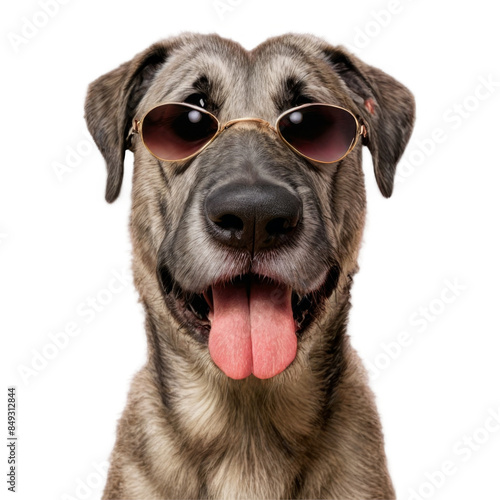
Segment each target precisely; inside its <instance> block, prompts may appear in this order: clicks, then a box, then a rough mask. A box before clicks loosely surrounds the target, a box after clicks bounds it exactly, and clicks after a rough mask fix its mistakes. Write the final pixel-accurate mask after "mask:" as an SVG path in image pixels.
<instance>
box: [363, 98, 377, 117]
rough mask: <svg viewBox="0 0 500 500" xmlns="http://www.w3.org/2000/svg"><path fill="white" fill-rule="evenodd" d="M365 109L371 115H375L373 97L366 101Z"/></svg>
mask: <svg viewBox="0 0 500 500" xmlns="http://www.w3.org/2000/svg"><path fill="white" fill-rule="evenodd" d="M365 108H366V109H367V110H368V112H369V113H370V114H371V115H374V114H375V101H374V100H373V99H372V98H371V97H370V98H369V99H366V101H365Z"/></svg>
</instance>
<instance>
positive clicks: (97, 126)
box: [85, 42, 172, 203]
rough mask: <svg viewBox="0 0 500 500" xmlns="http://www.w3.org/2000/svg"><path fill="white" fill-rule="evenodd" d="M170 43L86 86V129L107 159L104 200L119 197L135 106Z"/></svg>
mask: <svg viewBox="0 0 500 500" xmlns="http://www.w3.org/2000/svg"><path fill="white" fill-rule="evenodd" d="M171 47H172V44H170V43H167V42H159V43H156V44H154V45H152V46H151V47H149V48H148V49H146V50H145V51H144V52H141V53H140V54H138V55H137V56H135V57H134V58H133V59H132V60H131V61H129V62H126V63H124V64H122V65H121V66H120V67H118V68H116V69H115V70H113V71H110V72H109V73H106V74H105V75H103V76H101V77H100V78H98V79H97V80H95V81H94V82H92V83H91V84H90V85H89V89H88V92H87V98H86V100H85V119H86V121H87V127H88V129H89V131H90V133H91V134H92V137H93V138H94V141H95V142H96V144H97V147H98V148H99V151H100V152H101V154H102V155H103V156H104V159H105V160H106V167H107V170H108V180H107V184H106V201H108V202H109V203H112V202H113V201H115V200H116V198H118V195H119V194H120V189H121V185H122V180H123V160H124V158H125V150H126V149H128V147H129V144H128V139H127V137H128V134H129V131H130V127H131V124H132V119H133V117H134V113H135V111H136V108H137V105H138V104H139V102H140V101H141V99H142V98H143V97H144V95H145V93H146V91H147V89H148V88H149V86H150V85H151V82H152V81H153V79H154V77H155V76H156V73H157V71H158V70H159V68H160V67H161V66H162V64H163V63H164V62H165V61H166V59H167V57H168V53H169V52H170V50H171Z"/></svg>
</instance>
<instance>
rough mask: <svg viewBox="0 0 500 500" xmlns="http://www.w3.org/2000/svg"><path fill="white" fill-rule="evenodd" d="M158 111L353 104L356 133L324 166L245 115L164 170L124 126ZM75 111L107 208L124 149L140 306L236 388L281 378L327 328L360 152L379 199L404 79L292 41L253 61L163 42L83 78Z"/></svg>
mask: <svg viewBox="0 0 500 500" xmlns="http://www.w3.org/2000/svg"><path fill="white" fill-rule="evenodd" d="M165 102H177V103H183V102H184V103H189V104H192V105H195V106H197V107H202V108H204V109H206V110H207V111H208V112H210V113H211V114H212V115H214V116H215V117H217V119H218V120H219V122H220V123H226V122H228V121H231V120H235V119H239V118H243V117H254V118H258V119H260V120H265V121H266V122H269V123H271V124H274V123H275V121H276V119H277V117H278V116H280V115H281V114H282V113H283V112H285V111H286V110H288V109H291V108H294V107H297V106H300V105H303V104H306V103H324V104H331V105H336V106H340V107H342V108H345V109H347V110H349V111H350V112H351V113H352V114H353V115H354V116H355V117H356V118H357V120H358V122H359V124H362V125H363V129H362V130H363V131H365V132H366V134H365V136H364V137H363V138H362V140H359V141H358V142H357V144H356V146H355V147H354V149H353V150H352V151H351V152H350V153H349V154H348V155H347V156H346V157H345V158H343V159H342V160H340V161H338V162H336V163H329V164H323V163H319V162H317V161H314V160H310V159H308V158H306V157H304V156H301V155H300V154H297V152H296V151H294V150H293V149H292V148H290V147H288V146H287V145H286V144H285V143H284V142H283V141H282V140H280V137H279V136H278V134H277V133H276V130H274V129H273V128H272V127H268V126H265V125H263V124H262V122H260V121H250V120H247V121H241V122H239V123H236V124H235V125H234V126H231V127H230V128H227V129H225V130H223V131H222V132H221V133H220V134H219V135H218V136H217V137H216V138H215V140H213V142H211V143H210V144H209V145H208V146H207V147H206V148H205V149H203V150H202V151H201V152H199V154H196V155H194V156H193V157H191V158H188V159H186V160H180V161H168V162H167V161H162V160H159V159H158V158H156V157H155V156H153V155H152V154H151V153H150V151H149V150H148V149H147V148H146V147H145V145H144V143H143V141H142V140H141V136H140V135H138V134H133V133H132V132H133V127H134V122H135V123H137V121H140V120H141V119H142V118H143V117H144V116H145V114H146V113H147V112H148V111H149V110H150V109H152V108H153V107H155V106H157V105H159V104H162V103H165ZM85 110H86V119H87V123H88V126H89V129H90V132H91V133H92V135H93V137H94V139H95V141H96V143H97V145H98V147H99V149H100V151H101V153H102V154H103V156H104V158H105V160H106V163H107V169H108V181H107V188H106V199H107V200H108V201H109V202H112V201H114V200H115V199H116V198H117V196H118V194H119V192H120V187H121V183H122V178H123V162H124V156H125V150H126V149H130V150H131V151H133V152H134V154H135V167H134V187H133V211H132V218H131V228H132V237H133V242H134V248H135V251H136V263H135V270H136V279H139V280H140V281H148V280H149V281H148V282H149V285H144V286H145V288H144V290H146V289H147V290H148V291H147V292H145V291H143V292H142V293H141V295H142V299H143V300H144V301H145V302H146V303H147V302H148V300H150V299H149V298H148V296H149V297H152V296H153V295H154V292H155V291H156V292H160V293H161V295H162V307H167V309H168V311H169V312H170V313H171V315H172V317H173V318H174V319H175V321H176V322H177V324H178V325H179V326H181V328H180V329H179V331H178V332H177V335H188V336H190V337H192V338H194V339H195V340H196V342H197V343H199V344H200V345H203V346H207V345H208V349H209V351H210V354H211V357H212V359H213V361H214V362H215V364H217V365H218V366H219V367H220V368H221V369H222V371H224V372H225V373H226V374H227V375H228V376H230V377H231V378H235V379H238V378H245V377H247V376H248V375H250V374H251V373H253V374H254V375H255V376H256V377H258V378H269V377H272V376H274V375H276V374H278V373H280V372H282V371H283V370H284V369H285V368H286V367H287V366H288V365H289V364H290V363H291V362H292V361H293V360H294V358H295V356H296V352H297V343H298V342H299V343H300V341H301V339H302V338H304V337H305V336H307V335H310V334H311V333H310V332H311V331H313V330H315V329H314V328H313V326H314V325H318V324H320V323H321V321H322V318H323V316H324V315H325V314H326V313H325V310H326V309H327V308H325V307H324V306H325V304H326V303H327V301H328V300H333V299H332V298H331V296H332V294H333V291H334V290H335V288H336V287H337V286H340V285H339V278H340V279H342V277H347V276H350V275H352V273H353V272H355V270H356V260H357V253H358V249H359V245H360V239H361V232H362V229H363V225H364V215H365V189H364V181H363V173H362V169H361V148H362V145H363V144H364V145H367V146H368V148H369V149H370V152H371V154H372V158H373V165H374V169H375V176H376V180H377V183H378V186H379V187H380V190H381V192H382V194H383V195H384V196H386V197H389V196H390V195H391V193H392V189H393V182H394V174H395V169H396V164H397V162H398V160H399V158H400V156H401V154H402V153H403V150H404V148H405V146H406V143H407V141H408V139H409V136H410V134H411V130H412V126H413V120H414V101H413V97H412V95H411V93H410V92H409V91H408V90H407V89H406V88H405V87H404V86H403V85H401V84H400V83H398V82H397V81H395V80H394V79H393V78H391V77H390V76H388V75H386V74H385V73H383V72H382V71H380V70H378V69H375V68H373V67H371V66H368V65H366V64H364V63H363V62H361V61H360V60H358V59H357V58H356V57H354V56H353V55H351V54H349V53H348V52H346V51H345V50H344V49H342V48H336V47H332V46H330V45H328V44H327V43H325V42H323V41H322V40H319V39H317V38H314V37H312V36H302V35H285V36H281V37H277V38H272V39H270V40H268V41H266V42H265V43H263V44H262V45H260V46H258V47H257V48H256V49H254V50H252V51H251V52H247V51H246V50H244V49H243V48H242V47H241V46H240V45H238V44H236V43H234V42H232V41H229V40H225V39H222V38H220V37H218V36H215V35H191V34H186V35H182V36H180V37H176V38H173V39H168V40H166V41H163V42H160V43H157V44H155V45H153V46H151V47H150V48H149V49H147V50H146V51H144V52H142V53H141V54H139V55H137V56H136V57H135V58H134V59H132V60H131V61H129V62H128V63H125V64H123V65H122V66H120V67H119V68H117V69H116V70H114V71H112V72H110V73H108V74H106V75H104V76H102V77H101V78H99V79H98V80H96V81H95V82H94V83H92V84H91V85H90V88H89V92H88V96H87V101H86V106H85ZM137 261H138V262H137ZM138 275H139V278H138ZM153 277H155V280H153V279H152V278H153ZM156 277H157V280H156ZM153 283H154V285H153ZM148 286H149V288H147V287H148ZM151 300H152V299H151ZM316 330H317V329H316ZM311 335H312V334H311ZM204 348H205V349H206V347H204Z"/></svg>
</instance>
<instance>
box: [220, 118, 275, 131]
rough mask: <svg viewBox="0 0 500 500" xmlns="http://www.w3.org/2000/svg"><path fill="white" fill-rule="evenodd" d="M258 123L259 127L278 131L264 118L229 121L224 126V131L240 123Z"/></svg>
mask: <svg viewBox="0 0 500 500" xmlns="http://www.w3.org/2000/svg"><path fill="white" fill-rule="evenodd" d="M245 122H246V123H248V122H250V123H256V124H258V125H262V126H264V127H266V128H269V129H271V130H274V131H276V129H275V128H274V127H273V126H272V125H271V124H270V123H269V122H268V121H266V120H263V119H262V118H254V117H244V118H236V119H235V120H229V121H228V122H226V123H225V124H224V125H223V126H222V129H223V130H227V129H228V128H230V127H233V126H234V125H238V124H240V123H245Z"/></svg>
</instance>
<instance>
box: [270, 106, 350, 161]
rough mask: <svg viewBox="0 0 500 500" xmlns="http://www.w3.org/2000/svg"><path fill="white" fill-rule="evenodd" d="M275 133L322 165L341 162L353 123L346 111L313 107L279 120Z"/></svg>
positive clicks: (347, 148) (347, 145) (327, 107)
mask: <svg viewBox="0 0 500 500" xmlns="http://www.w3.org/2000/svg"><path fill="white" fill-rule="evenodd" d="M279 130H280V133H281V135H282V136H283V138H284V139H285V141H287V142H288V144H290V145H291V146H293V147H294V148H295V149H296V150H297V151H299V152H300V153H301V154H303V155H305V156H306V157H308V158H310V159H313V160H317V161H322V162H326V163H330V162H334V161H337V160H339V159H340V158H342V157H343V156H344V155H345V154H346V153H347V151H348V150H349V148H350V147H351V144H352V142H353V140H354V139H355V137H356V121H355V119H354V117H353V116H352V115H351V114H350V113H349V112H347V111H345V110H342V109H339V108H336V107H329V106H321V105H317V106H316V105H313V106H310V107H305V108H302V109H297V110H295V111H291V112H290V113H288V114H286V115H285V116H283V117H282V118H281V120H280V123H279Z"/></svg>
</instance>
